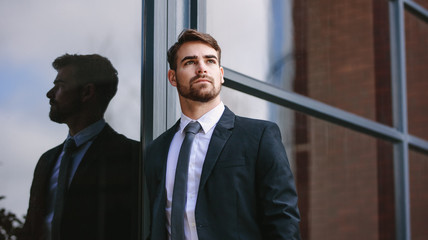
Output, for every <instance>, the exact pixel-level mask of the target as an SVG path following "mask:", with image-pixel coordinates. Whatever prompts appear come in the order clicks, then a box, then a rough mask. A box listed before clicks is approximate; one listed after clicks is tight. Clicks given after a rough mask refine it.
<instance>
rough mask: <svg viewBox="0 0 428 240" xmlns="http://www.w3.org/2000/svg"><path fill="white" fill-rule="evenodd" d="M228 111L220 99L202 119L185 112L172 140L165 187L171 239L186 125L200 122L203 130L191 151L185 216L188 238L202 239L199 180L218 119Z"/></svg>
mask: <svg viewBox="0 0 428 240" xmlns="http://www.w3.org/2000/svg"><path fill="white" fill-rule="evenodd" d="M223 112H224V104H223V102H220V104H218V105H217V106H216V107H215V108H214V109H212V110H211V111H209V112H207V113H206V114H204V115H203V116H202V117H201V118H199V119H196V120H194V119H190V118H189V117H187V116H185V115H184V114H183V113H182V114H181V120H180V128H179V130H178V131H177V132H176V133H175V135H174V138H173V139H172V142H171V145H170V147H169V152H168V161H167V166H166V179H165V189H166V195H167V202H166V207H165V211H166V217H167V223H166V228H167V230H168V239H171V206H172V195H173V190H174V180H175V170H176V167H177V161H178V154H179V153H180V148H181V144H182V143H183V140H184V136H185V133H183V130H184V128H185V127H186V126H187V124H188V123H190V122H194V121H198V122H199V123H200V124H201V126H202V129H201V131H200V132H199V133H198V134H196V136H195V139H194V140H193V144H192V149H191V150H190V159H189V172H188V179H187V202H186V211H185V215H184V234H185V236H186V239H187V240H195V239H198V234H197V231H196V221H195V207H196V200H197V197H198V189H199V181H200V179H201V173H202V167H203V165H204V161H205V156H206V154H207V150H208V144H209V143H210V140H211V136H212V134H213V131H214V128H215V126H216V125H217V122H218V121H219V120H220V118H221V115H223Z"/></svg>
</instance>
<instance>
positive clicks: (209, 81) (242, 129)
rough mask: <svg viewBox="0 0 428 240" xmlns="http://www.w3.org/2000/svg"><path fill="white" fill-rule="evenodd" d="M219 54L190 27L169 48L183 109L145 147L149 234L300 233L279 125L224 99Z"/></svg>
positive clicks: (196, 236) (211, 236)
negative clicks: (246, 113) (226, 103)
mask: <svg viewBox="0 0 428 240" xmlns="http://www.w3.org/2000/svg"><path fill="white" fill-rule="evenodd" d="M220 56H221V50H220V47H219V46H218V44H217V42H216V40H215V39H214V38H212V37H211V36H210V35H209V34H205V33H201V32H198V31H196V30H185V31H183V32H182V33H181V34H180V36H179V38H178V41H177V43H175V44H174V45H173V46H172V47H171V48H170V49H169V51H168V62H169V65H170V70H169V71H168V79H169V82H170V84H171V85H172V86H174V87H176V88H177V91H178V94H179V101H180V107H181V110H182V114H181V118H180V120H179V121H178V122H177V123H176V124H175V125H174V126H173V127H172V128H170V129H169V130H167V131H166V132H165V133H163V134H162V135H161V136H159V137H158V138H157V139H155V140H154V141H153V142H152V143H151V144H150V145H149V146H148V148H147V151H146V154H147V155H146V158H145V174H146V180H147V182H146V183H147V187H148V193H149V199H150V208H151V216H152V217H151V218H152V221H151V227H150V229H151V233H150V236H151V239H152V240H162V239H173V240H178V239H192V240H193V239H201V240H205V239H217V240H218V239H222V240H225V239H246V240H251V239H267V240H271V239H300V234H299V226H298V224H299V220H300V217H299V211H298V208H297V194H296V189H295V184H294V180H293V176H292V172H291V170H290V166H289V163H288V160H287V156H286V152H285V150H284V146H283V145H282V142H281V136H280V131H279V128H278V126H277V125H276V124H274V123H271V122H267V121H262V120H255V119H249V118H244V117H239V116H236V115H235V114H234V113H233V112H232V111H230V110H229V109H228V108H227V107H225V106H224V105H223V103H222V101H221V99H220V95H219V93H220V89H221V85H222V83H223V82H224V79H223V68H222V67H221V66H220ZM189 139H190V140H189ZM189 142H190V143H189ZM189 146H190V147H189ZM183 162H184V163H183ZM183 172H184V173H183ZM183 192H184V193H183Z"/></svg>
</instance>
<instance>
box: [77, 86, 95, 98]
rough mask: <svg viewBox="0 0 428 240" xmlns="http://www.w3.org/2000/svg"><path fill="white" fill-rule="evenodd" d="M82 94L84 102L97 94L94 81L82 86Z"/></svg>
mask: <svg viewBox="0 0 428 240" xmlns="http://www.w3.org/2000/svg"><path fill="white" fill-rule="evenodd" d="M80 94H81V99H82V102H87V101H88V100H90V99H91V98H93V97H94V96H95V84H93V83H88V84H86V85H85V86H83V87H82V91H81V93H80Z"/></svg>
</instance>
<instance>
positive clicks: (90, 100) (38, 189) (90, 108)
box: [20, 54, 139, 240]
mask: <svg viewBox="0 0 428 240" xmlns="http://www.w3.org/2000/svg"><path fill="white" fill-rule="evenodd" d="M52 65H53V67H54V68H55V69H56V70H57V71H58V75H57V77H56V79H55V81H54V87H53V88H52V89H51V90H49V92H48V93H47V94H46V96H47V97H48V98H49V103H50V105H51V109H50V113H49V117H50V118H51V120H52V121H54V122H57V123H65V124H67V126H68V128H69V134H68V136H67V138H66V141H65V142H64V143H63V144H61V145H59V146H57V147H55V148H53V149H51V150H49V151H47V152H46V153H44V154H43V155H42V156H41V158H40V160H39V162H38V163H37V166H36V169H35V172H34V179H33V183H32V186H31V194H30V204H29V208H28V213H27V218H26V222H25V225H24V229H23V232H22V236H21V238H20V239H37V240H39V239H40V240H41V239H52V240H58V239H60V240H65V239H70V240H71V239H73V240H76V239H79V240H80V239H88V240H94V239H115V240H116V239H135V236H136V235H135V233H136V231H135V229H134V228H135V223H136V220H137V219H136V218H134V216H136V214H135V212H136V211H135V208H136V206H137V205H136V201H137V195H136V185H137V182H138V181H137V172H136V170H137V168H136V166H137V165H136V164H137V159H138V154H139V150H138V149H139V144H138V142H136V141H133V140H131V139H128V138H126V137H125V136H123V135H120V134H118V133H116V132H115V131H114V130H113V129H112V128H111V127H110V126H109V125H108V124H107V123H106V122H105V120H104V112H105V110H106V109H107V106H108V104H109V102H110V100H111V99H112V98H113V96H114V95H115V94H116V90H117V85H118V77H117V71H116V69H115V68H114V67H113V66H112V64H111V63H110V61H109V60H108V59H107V58H104V57H102V56H99V55H96V54H94V55H68V54H65V55H63V56H61V57H58V58H57V59H55V61H54V62H53V64H52Z"/></svg>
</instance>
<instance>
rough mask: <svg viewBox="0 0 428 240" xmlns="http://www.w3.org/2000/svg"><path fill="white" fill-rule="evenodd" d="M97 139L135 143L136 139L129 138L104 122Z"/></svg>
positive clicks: (116, 142) (136, 142)
mask: <svg viewBox="0 0 428 240" xmlns="http://www.w3.org/2000/svg"><path fill="white" fill-rule="evenodd" d="M97 139H99V140H100V141H106V140H107V142H112V143H115V144H130V145H137V144H139V142H138V141H136V140H133V139H130V138H128V137H126V136H125V135H123V134H120V133H118V132H116V131H115V130H114V129H113V128H112V127H111V126H110V125H108V124H106V126H105V127H104V129H103V130H102V131H101V132H100V133H99V135H98V137H97Z"/></svg>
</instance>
